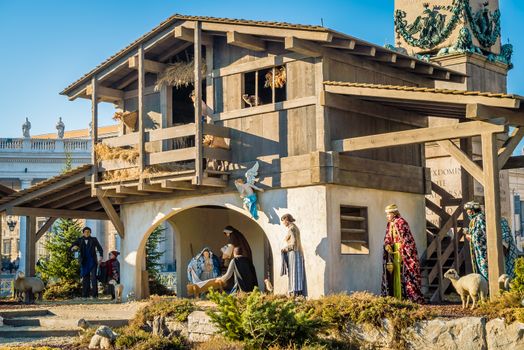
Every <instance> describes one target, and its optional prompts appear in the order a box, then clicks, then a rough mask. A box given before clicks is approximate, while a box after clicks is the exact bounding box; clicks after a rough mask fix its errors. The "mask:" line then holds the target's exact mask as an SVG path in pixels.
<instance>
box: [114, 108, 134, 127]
mask: <svg viewBox="0 0 524 350" xmlns="http://www.w3.org/2000/svg"><path fill="white" fill-rule="evenodd" d="M137 119H138V113H137V111H133V112H129V111H125V112H115V114H114V115H113V120H118V121H120V122H122V123H124V124H125V125H126V126H127V127H128V128H130V129H131V130H133V131H134V130H135V127H136V121H137Z"/></svg>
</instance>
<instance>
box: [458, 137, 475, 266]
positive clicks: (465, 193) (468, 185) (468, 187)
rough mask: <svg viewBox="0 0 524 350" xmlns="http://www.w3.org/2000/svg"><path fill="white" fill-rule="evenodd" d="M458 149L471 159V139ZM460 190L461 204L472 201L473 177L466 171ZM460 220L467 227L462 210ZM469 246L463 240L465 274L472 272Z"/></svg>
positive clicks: (462, 176) (462, 141)
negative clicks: (464, 247)
mask: <svg viewBox="0 0 524 350" xmlns="http://www.w3.org/2000/svg"><path fill="white" fill-rule="evenodd" d="M460 149H461V150H462V152H464V153H465V154H466V155H467V156H468V157H469V158H471V156H472V155H473V142H472V141H471V137H468V138H465V139H461V140H460ZM461 189H462V203H465V202H469V201H470V200H473V196H474V183H473V177H472V176H471V175H470V174H468V172H466V171H462V172H461ZM462 220H463V223H464V227H468V219H467V215H466V212H465V211H464V210H462ZM469 244H470V243H469V242H468V240H467V239H465V238H464V246H466V249H464V264H465V266H464V267H465V272H466V274H469V273H471V272H472V271H473V267H472V266H471V254H470V251H469ZM457 271H458V270H457Z"/></svg>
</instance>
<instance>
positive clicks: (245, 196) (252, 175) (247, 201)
mask: <svg viewBox="0 0 524 350" xmlns="http://www.w3.org/2000/svg"><path fill="white" fill-rule="evenodd" d="M258 167H259V165H258V162H256V163H255V165H253V167H252V168H251V169H249V170H248V171H246V179H247V181H246V180H244V179H243V178H241V177H240V178H238V179H236V180H235V186H236V187H237V190H238V192H239V193H240V198H242V201H243V202H244V209H246V210H248V211H249V212H250V213H251V216H252V217H253V219H255V220H258V209H257V204H258V199H257V195H256V193H255V191H254V190H257V191H260V192H264V190H263V189H261V188H259V187H257V186H255V181H256V180H257V178H256V176H257V175H258Z"/></svg>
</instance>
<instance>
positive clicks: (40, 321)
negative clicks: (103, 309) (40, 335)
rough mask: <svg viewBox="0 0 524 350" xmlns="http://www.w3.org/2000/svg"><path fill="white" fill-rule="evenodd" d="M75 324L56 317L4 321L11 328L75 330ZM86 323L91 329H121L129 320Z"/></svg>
mask: <svg viewBox="0 0 524 350" xmlns="http://www.w3.org/2000/svg"><path fill="white" fill-rule="evenodd" d="M77 322H78V320H75V319H62V318H59V317H57V316H44V317H40V318H38V317H34V318H31V317H25V318H6V319H4V324H5V325H6V326H12V327H44V328H45V327H59V328H72V329H76V327H77ZM87 322H89V323H90V324H91V325H92V326H93V327H98V326H101V325H104V326H108V327H111V328H116V327H122V326H126V325H127V324H129V320H126V319H97V320H87Z"/></svg>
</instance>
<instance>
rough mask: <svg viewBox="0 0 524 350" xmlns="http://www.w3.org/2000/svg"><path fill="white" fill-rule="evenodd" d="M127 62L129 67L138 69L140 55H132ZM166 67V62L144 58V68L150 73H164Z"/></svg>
mask: <svg viewBox="0 0 524 350" xmlns="http://www.w3.org/2000/svg"><path fill="white" fill-rule="evenodd" d="M127 62H128V66H129V68H131V69H136V70H138V57H137V56H133V57H130V58H129V60H128V61H127ZM166 67H167V65H166V64H165V63H160V62H156V61H152V60H144V70H145V71H146V72H149V73H155V74H159V73H162V72H163V71H164V69H166Z"/></svg>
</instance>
